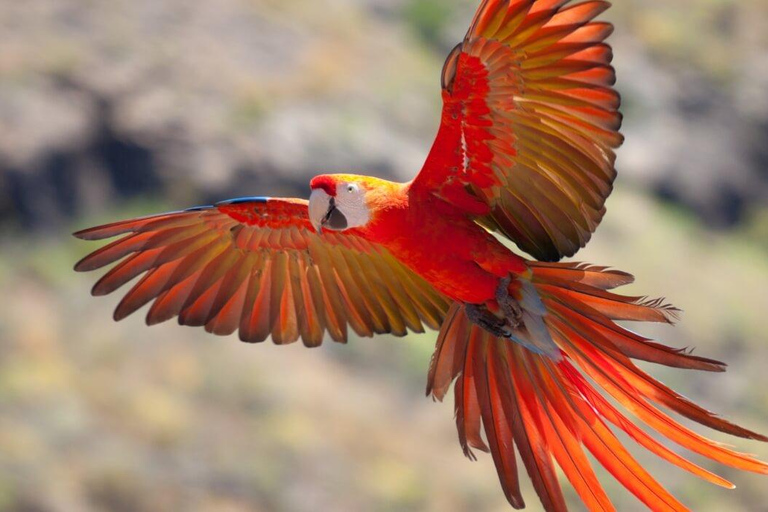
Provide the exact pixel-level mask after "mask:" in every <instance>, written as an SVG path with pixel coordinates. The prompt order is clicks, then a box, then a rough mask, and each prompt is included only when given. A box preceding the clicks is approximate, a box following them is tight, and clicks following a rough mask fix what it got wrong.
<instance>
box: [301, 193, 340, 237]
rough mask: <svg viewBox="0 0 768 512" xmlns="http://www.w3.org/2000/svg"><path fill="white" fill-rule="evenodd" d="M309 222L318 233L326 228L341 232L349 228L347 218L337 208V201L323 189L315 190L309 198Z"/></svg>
mask: <svg viewBox="0 0 768 512" xmlns="http://www.w3.org/2000/svg"><path fill="white" fill-rule="evenodd" d="M309 221H310V222H311V223H312V226H313V227H314V228H315V231H317V232H318V233H321V232H322V231H323V228H324V227H325V228H326V229H332V230H334V231H341V230H343V229H347V226H348V222H347V218H346V217H345V216H344V213H342V211H341V210H340V209H339V208H338V207H337V206H336V200H335V199H334V198H333V197H331V196H329V195H328V194H327V193H326V192H325V190H322V189H315V190H313V191H312V194H311V195H310V196H309Z"/></svg>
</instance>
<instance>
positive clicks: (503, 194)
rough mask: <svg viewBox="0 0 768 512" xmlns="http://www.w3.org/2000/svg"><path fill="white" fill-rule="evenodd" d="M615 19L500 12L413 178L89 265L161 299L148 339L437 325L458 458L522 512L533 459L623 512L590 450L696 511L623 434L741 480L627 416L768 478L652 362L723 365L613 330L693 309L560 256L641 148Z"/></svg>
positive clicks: (554, 4) (477, 44)
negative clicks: (627, 119)
mask: <svg viewBox="0 0 768 512" xmlns="http://www.w3.org/2000/svg"><path fill="white" fill-rule="evenodd" d="M608 6H609V4H608V3H606V2H604V1H602V0H587V1H583V2H579V3H572V2H570V1H569V0H485V1H483V2H482V4H481V5H480V7H479V9H478V11H477V13H476V15H475V17H474V19H473V20H472V23H471V25H470V28H469V31H468V32H467V34H466V36H465V38H464V40H463V41H462V42H461V43H460V44H458V45H457V46H456V47H455V48H454V49H453V51H452V52H451V53H450V55H449V56H448V59H447V60H446V62H445V66H444V68H443V72H442V98H443V109H442V119H441V124H440V128H439V131H438V133H437V136H436V139H435V141H434V144H433V146H432V149H431V151H430V153H429V156H428V157H427V160H426V162H425V163H424V166H423V168H422V169H421V171H420V172H419V173H418V174H417V175H416V177H415V178H414V179H413V180H412V181H409V182H407V183H395V182H391V181H386V180H383V179H379V178H375V177H372V176H363V175H352V174H329V175H321V176H317V177H315V178H313V179H312V180H311V182H310V189H311V193H310V195H309V200H308V201H306V200H303V199H283V198H268V197H249V198H242V199H233V200H229V201H223V202H220V203H217V204H215V205H212V206H203V207H196V208H190V209H187V210H182V211H176V212H171V213H165V214H160V215H153V216H148V217H143V218H139V219H133V220H126V221H121V222H115V223H112V224H107V225H104V226H99V227H94V228H90V229H86V230H83V231H80V232H78V233H75V236H77V237H78V238H81V239H84V240H102V239H107V238H113V237H118V238H117V239H116V240H115V241H113V242H111V243H109V244H108V245H105V246H103V247H101V248H100V249H98V250H96V251H95V252H93V253H91V254H90V255H88V256H86V257H85V258H83V259H82V260H81V261H80V262H79V263H77V265H76V267H75V268H76V270H78V271H90V270H95V269H98V268H101V267H104V266H106V265H109V264H112V263H117V264H116V265H115V266H113V267H112V268H111V269H110V270H109V271H108V272H107V273H106V274H105V275H104V276H103V277H102V278H101V279H100V280H99V281H98V282H97V283H96V285H95V286H94V288H93V294H94V295H106V294H108V293H111V292H113V291H115V290H117V289H118V288H120V287H121V286H122V285H125V284H126V283H128V282H130V281H132V280H133V279H134V278H136V277H138V276H141V278H140V279H139V280H138V281H137V282H136V283H135V284H134V285H133V287H132V288H131V289H130V290H129V291H128V292H127V293H126V294H125V297H124V298H123V299H122V301H121V302H120V303H119V305H118V306H117V309H116V311H115V314H114V317H115V319H116V320H121V319H123V318H125V317H126V316H128V315H130V314H131V313H133V312H135V311H136V310H138V309H139V308H141V307H142V306H144V305H146V304H148V303H151V306H150V307H149V310H148V312H147V317H146V321H147V324H149V325H153V324H157V323H159V322H163V321H166V320H170V319H172V318H174V317H178V321H179V323H180V324H183V325H191V326H203V327H205V329H206V330H207V331H208V332H211V333H214V334H219V335H229V334H232V333H234V332H236V331H237V332H238V335H239V337H240V339H241V340H243V341H245V342H249V343H257V342H262V341H264V340H266V339H268V338H271V339H272V341H273V342H274V343H277V344H287V343H292V342H295V341H297V340H299V339H301V340H302V341H303V343H304V344H305V345H306V346H309V347H315V346H318V345H320V344H321V343H322V341H323V339H324V338H325V337H326V336H328V337H330V338H331V339H332V340H334V341H336V342H341V343H344V342H346V341H347V338H348V336H349V331H350V329H351V330H352V331H354V332H355V333H356V334H357V335H358V336H373V335H374V334H382V333H390V334H393V335H395V336H406V335H407V334H408V333H409V332H422V331H423V330H424V329H425V327H427V328H430V329H435V330H439V331H440V332H439V336H438V339H437V347H436V350H435V353H434V356H433V358H432V362H431V366H430V368H429V374H428V384H427V393H428V394H429V395H431V396H433V397H434V398H435V399H437V400H442V399H443V398H444V397H445V395H446V394H447V392H448V389H449V387H450V386H451V384H452V383H453V384H454V386H453V389H454V394H455V414H456V426H457V429H458V437H459V442H460V444H461V447H462V449H463V451H464V453H465V454H466V456H467V457H469V458H470V459H474V458H475V450H479V451H485V452H490V454H491V457H492V458H493V462H494V463H495V465H496V469H497V471H498V475H499V480H500V482H501V487H502V489H503V492H504V494H505V496H506V498H507V500H508V501H509V503H510V504H511V505H512V506H513V507H515V508H523V507H524V506H525V503H524V501H523V496H522V494H521V491H520V487H519V479H520V471H519V468H518V467H517V463H516V456H515V450H516V451H517V453H519V456H520V459H521V460H522V463H523V465H524V466H525V470H526V471H527V473H528V475H529V477H530V479H531V480H532V482H533V486H534V488H535V490H536V492H537V494H538V497H539V499H540V500H541V503H542V505H543V506H544V508H545V509H546V510H547V511H563V510H566V509H567V507H566V502H565V499H564V497H563V493H562V490H561V485H560V481H559V479H558V474H557V469H556V468H557V467H559V468H560V470H561V471H562V473H563V474H564V476H565V477H566V478H567V480H568V481H569V482H570V485H571V486H572V487H573V488H574V489H575V491H576V492H577V493H578V495H579V497H580V498H581V500H582V501H583V502H584V504H585V505H586V507H587V508H588V509H589V510H601V511H604V510H614V507H613V506H612V504H611V501H610V499H609V498H608V496H607V495H606V493H605V491H604V490H603V487H602V486H601V484H600V482H599V481H598V478H597V477H596V475H595V473H594V471H593V468H592V463H591V461H590V459H589V458H588V457H587V454H586V453H587V452H589V453H590V454H591V455H592V456H593V457H594V459H595V461H596V462H597V463H599V464H601V465H602V466H603V467H604V468H605V469H606V470H607V471H608V473H610V474H611V475H613V477H615V478H616V480H618V482H620V483H621V484H622V485H623V486H624V487H626V488H627V489H628V490H629V491H630V492H632V493H633V494H634V495H635V496H636V497H637V498H638V499H639V500H640V501H642V502H643V503H644V504H645V505H647V506H648V507H649V508H651V509H653V510H686V508H685V506H684V505H683V504H682V503H681V502H680V501H678V500H677V499H676V498H675V497H674V496H672V495H671V494H670V493H669V492H668V491H667V490H665V489H664V487H663V486H662V485H661V484H660V483H659V482H658V481H657V480H656V479H655V478H654V477H653V476H651V475H650V474H649V473H648V472H647V471H646V470H645V469H643V467H642V465H640V464H639V463H638V462H637V461H636V460H635V459H634V458H633V457H632V456H631V455H630V453H629V452H628V451H627V449H626V448H625V447H624V446H623V445H622V443H621V442H620V441H619V439H618V438H617V437H616V435H615V434H614V430H615V429H618V430H620V431H623V432H624V433H626V434H627V436H628V437H629V438H630V439H632V440H633V441H634V442H636V443H638V444H639V445H641V446H643V447H644V448H646V449H647V450H649V451H651V452H653V453H655V454H656V455H658V456H659V457H661V458H663V459H666V460H667V461H669V462H671V463H672V464H675V465H676V466H679V467H680V468H682V469H685V470H687V471H689V472H691V473H693V474H694V475H696V476H698V477H700V478H702V479H704V480H706V481H708V482H711V483H714V484H716V485H719V486H722V487H726V488H732V487H733V485H732V484H731V483H730V482H728V481H727V480H725V479H724V478H721V477H720V476H717V475H715V474H713V473H711V472H710V471H708V470H706V469H704V468H702V467H700V466H698V465H696V464H694V463H693V462H690V461H689V460H688V459H686V458H684V457H683V456H682V455H679V454H678V452H677V451H673V450H671V449H670V448H667V447H666V446H665V445H664V444H661V443H660V442H659V441H658V440H657V439H656V438H655V437H652V436H651V435H649V434H648V433H647V432H646V429H644V428H641V427H639V426H637V425H636V423H635V422H634V421H633V420H632V419H630V418H629V417H628V415H627V413H629V414H630V415H631V416H632V417H633V419H634V420H639V422H640V423H643V424H645V425H646V427H648V428H649V429H651V430H653V431H655V432H657V433H658V434H660V435H661V436H663V437H666V438H667V439H669V440H671V441H674V442H675V443H677V444H678V445H680V446H681V447H684V448H687V449H688V450H690V451H692V452H695V453H697V454H699V455H703V456H704V457H707V458H709V459H712V460H714V461H717V462H720V463H722V464H725V465H727V466H731V467H734V468H738V469H742V470H746V471H752V472H756V473H763V474H765V473H768V465H766V464H765V463H763V462H760V461H758V460H756V459H755V458H753V457H751V456H749V455H745V454H742V453H738V452H736V451H734V450H732V449H730V448H728V447H725V446H724V445H722V444H719V443H716V442H714V441H711V440H709V439H707V438H705V437H703V436H701V435H699V434H697V433H695V432H694V431H692V430H691V429H689V428H688V427H687V426H685V425H683V424H682V423H680V422H678V421H677V420H676V419H674V418H673V417H672V416H670V415H669V414H668V413H667V412H666V411H665V410H664V409H666V410H670V411H674V412H675V413H678V414H679V415H682V416H684V417H686V418H688V419H691V420H694V421H696V422H698V423H700V424H702V425H705V426H707V427H710V428H712V429H715V430H719V431H722V432H726V433H729V434H732V435H735V436H739V437H743V438H748V439H757V440H760V441H768V438H766V437H764V436H762V435H760V434H757V433H755V432H751V431H749V430H747V429H745V428H742V427H739V426H737V425H735V424H733V423H730V422H728V421H726V420H724V419H722V418H720V417H718V416H716V415H715V414H713V413H711V412H709V411H707V410H705V409H704V408H702V407H700V406H699V405H697V404H695V403H693V402H691V401H689V400H688V399H686V398H685V397H683V396H681V395H680V394H678V393H676V392H675V391H673V390H672V389H670V388H669V387H667V386H665V385H664V384H662V383H661V382H659V381H657V380H656V379H654V378H653V377H652V376H650V375H649V374H648V373H646V372H645V371H643V370H642V369H640V368H639V367H638V366H636V365H635V363H634V362H633V359H634V360H641V361H649V362H652V363H657V364H661V365H666V366H671V367H676V368H684V369H696V370H704V371H712V372H721V371H724V369H725V364H723V363H721V362H718V361H715V360H712V359H707V358H704V357H700V356H696V355H692V354H690V353H688V352H686V351H683V350H681V349H676V348H672V347H668V346H665V345H662V344H660V343H657V342H655V341H652V340H650V339H648V338H645V337H643V336H641V335H639V334H636V333H635V332H632V331H630V330H627V329H625V328H624V327H622V326H620V325H618V324H617V323H616V321H620V320H631V321H640V322H667V323H672V322H673V321H674V320H675V317H676V313H677V310H676V309H675V308H673V307H672V306H670V305H668V304H666V303H664V302H663V301H662V300H649V299H646V298H639V297H627V296H624V295H620V294H617V293H614V292H613V291H611V290H612V289H614V288H617V287H619V286H622V285H625V284H628V283H630V282H632V281H633V278H632V276H631V275H629V274H627V273H624V272H620V271H617V270H612V269H608V268H605V267H599V266H592V265H586V264H577V263H563V262H560V263H558V260H560V259H561V258H563V257H567V256H572V255H573V254H574V253H576V252H577V251H578V250H579V249H580V248H581V247H583V246H584V245H585V244H586V243H587V242H588V241H589V239H590V237H591V235H592V233H593V232H594V231H595V229H596V228H597V226H598V224H599V223H600V221H601V219H602V217H603V215H604V213H605V201H606V198H607V197H608V196H609V194H610V193H611V190H612V184H613V181H614V178H615V177H616V171H615V169H614V162H615V153H614V150H615V149H616V148H617V147H618V146H619V145H621V143H622V140H623V139H622V136H621V135H620V134H619V128H620V124H621V114H620V113H619V104H620V98H619V95H618V94H617V92H616V91H615V90H614V88H613V84H614V81H615V74H614V69H613V68H612V67H611V65H610V62H611V59H612V51H611V48H610V46H608V45H607V44H606V43H605V40H606V38H607V37H608V36H609V35H610V34H611V32H612V26H611V25H610V24H608V23H605V22H600V21H594V19H595V18H596V17H597V16H598V15H600V14H601V13H602V12H603V11H605V10H606V9H607V8H608ZM494 234H495V235H496V236H494ZM500 239H504V240H506V241H509V242H511V243H514V244H515V245H516V246H517V247H518V248H519V249H520V251H522V252H524V253H526V254H527V256H523V255H520V254H518V253H516V252H514V251H512V250H510V249H509V248H508V247H507V245H505V244H504V243H502V241H500ZM661 407H663V408H664V409H662V408H661ZM622 408H623V410H621V409H622ZM611 426H612V427H613V429H612V428H611ZM585 449H586V450H585Z"/></svg>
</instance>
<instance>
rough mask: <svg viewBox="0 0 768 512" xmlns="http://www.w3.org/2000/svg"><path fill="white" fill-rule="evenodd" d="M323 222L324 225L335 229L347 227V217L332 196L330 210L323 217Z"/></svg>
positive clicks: (339, 229)
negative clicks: (337, 206)
mask: <svg viewBox="0 0 768 512" xmlns="http://www.w3.org/2000/svg"><path fill="white" fill-rule="evenodd" d="M321 224H322V225H323V226H324V227H326V228H328V229H332V230H334V231H341V230H342V229H347V226H348V223H347V218H346V217H345V216H344V214H343V213H341V210H339V209H338V208H336V201H335V200H334V199H333V198H331V202H330V205H329V206H328V212H327V213H326V214H325V217H323V220H322V221H321Z"/></svg>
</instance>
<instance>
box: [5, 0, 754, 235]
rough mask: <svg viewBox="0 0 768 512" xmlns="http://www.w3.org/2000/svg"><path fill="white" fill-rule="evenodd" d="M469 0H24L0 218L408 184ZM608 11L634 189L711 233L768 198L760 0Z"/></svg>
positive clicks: (15, 36)
mask: <svg viewBox="0 0 768 512" xmlns="http://www.w3.org/2000/svg"><path fill="white" fill-rule="evenodd" d="M476 3H477V2H476V1H475V0H387V1H384V0H323V1H317V0H291V1H283V0H281V1H277V0H221V1H217V2H186V1H184V0H163V1H155V0H113V1H110V2H89V1H84V0H28V1H25V2H3V3H2V5H1V6H0V222H2V223H4V224H6V225H8V224H11V225H22V226H24V227H31V228H57V227H60V226H61V223H62V221H63V219H66V218H69V217H72V216H73V215H83V214H87V213H93V212H97V211H101V210H103V209H105V208H107V207H108V206H109V205H113V204H114V203H115V202H119V201H122V200H124V199H126V198H132V197H146V196H153V197H155V198H162V199H165V200H167V202H168V203H171V204H173V205H175V206H184V205H186V204H190V203H194V202H199V201H208V200H214V199H221V198H226V197H228V196H231V195H233V194H242V193H251V194H261V193H267V194H272V195H280V194H298V195H303V194H306V181H307V177H308V176H310V175H312V174H313V173H316V172H320V171H330V170H364V171H368V172H372V173H377V174H379V175H383V176H394V177H398V178H402V179H407V178H408V177H410V176H412V175H413V174H414V173H415V172H416V171H417V170H418V169H419V168H420V165H421V163H422V161H423V158H424V156H425V154H426V151H427V149H428V147H429V144H430V142H431V139H432V136H433V134H434V132H435V129H436V124H437V118H438V117H437V112H438V110H439V103H438V102H439V94H438V92H439V91H438V76H439V75H438V73H439V69H440V66H441V65H442V60H443V58H444V56H445V54H446V53H447V51H448V49H449V48H450V47H451V46H452V45H453V44H454V43H455V42H456V41H457V40H458V38H459V37H460V36H461V35H462V34H463V32H464V30H465V28H466V27H465V26H466V24H467V19H468V18H469V16H471V13H472V10H473V9H474V8H475V4H476ZM608 18H609V19H611V20H612V21H614V22H615V23H616V26H617V31H616V35H615V37H614V38H613V44H614V46H615V47H616V55H617V60H616V65H617V67H618V70H619V87H620V88H621V90H622V93H623V95H624V98H625V109H624V110H625V113H626V123H625V129H624V132H625V133H626V135H627V144H626V146H625V147H624V149H623V150H622V152H621V154H620V160H619V165H620V170H621V172H622V176H623V178H622V179H623V184H626V185H627V186H628V185H630V184H632V185H636V186H638V187H642V188H644V189H646V190H649V191H651V192H653V193H654V194H656V195H658V196H660V197H662V198H664V199H667V200H670V201H673V202H675V203H678V204H681V205H683V206H684V207H686V208H688V209H690V210H692V211H693V212H695V213H696V214H697V215H698V216H700V217H701V218H703V219H704V220H705V221H706V222H707V223H709V224H710V225H714V226H725V227H728V226H733V225H736V224H738V223H740V222H742V221H745V220H748V219H751V218H752V217H753V216H754V215H755V212H756V211H758V210H761V209H763V208H765V206H766V204H767V203H768V3H767V2H765V1H762V0H749V1H742V2H736V1H731V0H717V1H714V0H681V1H678V2H675V3H670V2H664V1H660V0H652V1H648V0H626V1H623V2H619V5H617V6H615V7H614V8H613V9H612V11H611V12H609V16H608Z"/></svg>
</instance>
